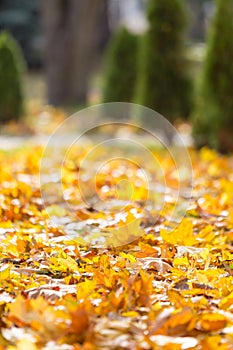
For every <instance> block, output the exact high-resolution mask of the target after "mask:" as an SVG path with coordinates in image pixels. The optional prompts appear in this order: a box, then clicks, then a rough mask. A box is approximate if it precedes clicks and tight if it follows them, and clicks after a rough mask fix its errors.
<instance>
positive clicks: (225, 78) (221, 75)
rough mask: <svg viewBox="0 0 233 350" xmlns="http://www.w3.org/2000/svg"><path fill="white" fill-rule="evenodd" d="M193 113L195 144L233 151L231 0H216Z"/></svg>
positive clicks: (232, 25)
mask: <svg viewBox="0 0 233 350" xmlns="http://www.w3.org/2000/svg"><path fill="white" fill-rule="evenodd" d="M216 5H217V6H216V12H215V15H214V18H213V21H212V25H211V28H210V32H209V37H208V40H207V44H208V45H207V53H206V58H205V61H204V65H203V71H202V75H201V79H200V84H199V85H200V86H199V90H198V93H197V95H198V96H197V106H196V111H195V112H194V116H193V134H194V138H195V141H196V144H197V146H203V145H208V146H211V147H214V148H217V149H219V150H220V151H228V150H233V65H232V60H233V0H217V1H216Z"/></svg>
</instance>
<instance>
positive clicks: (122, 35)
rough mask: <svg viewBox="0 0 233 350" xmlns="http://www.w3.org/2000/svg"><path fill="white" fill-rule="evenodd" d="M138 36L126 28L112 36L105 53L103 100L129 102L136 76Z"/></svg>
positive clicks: (132, 94)
mask: <svg viewBox="0 0 233 350" xmlns="http://www.w3.org/2000/svg"><path fill="white" fill-rule="evenodd" d="M137 48H138V38H137V36H136V35H134V34H132V33H130V32H129V31H128V30H127V29H126V28H120V29H119V30H118V31H117V32H116V33H115V35H114V36H113V38H112V40H111V42H110V44H109V47H108V49H107V54H106V71H105V81H104V91H103V102H131V101H132V98H133V96H134V91H135V83H136V77H137V60H136V56H137Z"/></svg>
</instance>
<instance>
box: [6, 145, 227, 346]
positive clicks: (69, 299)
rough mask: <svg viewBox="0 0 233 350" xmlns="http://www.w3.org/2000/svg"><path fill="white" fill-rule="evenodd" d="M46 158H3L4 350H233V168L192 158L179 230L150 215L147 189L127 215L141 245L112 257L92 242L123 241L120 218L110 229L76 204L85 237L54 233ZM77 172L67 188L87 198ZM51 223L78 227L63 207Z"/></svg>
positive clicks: (207, 157) (214, 157) (16, 154)
mask: <svg viewBox="0 0 233 350" xmlns="http://www.w3.org/2000/svg"><path fill="white" fill-rule="evenodd" d="M41 155H42V148H41V147H36V146H34V147H26V148H21V149H19V150H14V151H7V152H3V151H2V152H1V153H0V164H1V169H0V202H1V206H0V211H1V216H0V237H1V245H0V309H1V321H0V326H1V335H0V349H1V350H2V349H9V350H14V349H18V350H36V349H44V350H48V349H55V350H56V349H59V350H60V349H61V350H62V349H63V350H73V349H74V350H79V349H84V350H92V349H103V350H104V349H112V350H114V349H132V350H133V349H137V350H141V349H143V350H149V349H153V350H157V349H175V350H178V349H196V350H199V349H204V350H212V349H218V350H230V349H233V259H232V258H233V247H232V242H233V158H232V157H225V156H220V155H218V154H216V153H214V152H213V151H210V150H207V149H203V150H202V151H201V152H200V153H197V152H195V151H192V152H191V156H192V162H193V169H194V190H193V196H192V201H191V203H189V208H188V210H187V213H186V216H185V218H184V219H183V220H182V222H181V223H180V224H179V225H178V226H177V227H176V228H174V229H173V230H169V228H168V227H167V222H166V210H163V211H162V212H161V213H160V215H159V217H158V220H156V222H154V220H153V218H154V216H155V215H156V213H155V212H153V211H151V212H150V211H149V209H148V208H146V210H145V212H144V211H143V212H142V209H141V208H142V205H141V202H143V200H144V199H145V198H144V197H145V196H146V194H145V192H146V191H145V189H144V187H143V186H142V184H141V185H140V186H139V187H138V188H137V189H136V192H135V198H134V199H135V201H134V202H133V203H129V204H128V205H127V206H125V208H124V215H125V216H124V218H125V220H126V221H127V220H129V221H130V220H131V221H132V216H133V215H134V216H135V220H134V221H132V222H133V223H134V225H133V226H130V225H129V226H128V227H131V230H132V231H134V230H136V231H137V232H136V233H138V232H139V231H140V237H137V239H136V240H134V242H132V243H130V244H127V245H123V246H120V247H117V246H116V247H112V248H111V247H109V248H106V247H101V246H98V245H96V246H95V244H93V242H92V244H84V241H85V235H86V236H88V235H89V234H92V233H93V232H101V230H102V229H103V228H101V220H102V221H103V222H105V228H106V226H109V227H107V228H109V229H110V230H112V231H111V232H113V231H114V232H117V235H116V236H117V237H120V235H121V234H122V231H121V230H124V229H123V228H122V227H123V226H124V225H122V218H121V217H120V218H119V217H118V219H116V218H117V215H118V213H117V210H114V213H113V214H111V215H112V216H111V215H110V216H111V217H108V218H107V217H105V215H104V214H103V213H100V212H98V211H96V210H93V208H90V207H89V208H88V207H87V208H82V207H79V206H78V203H76V205H77V216H78V218H79V220H80V218H81V221H80V227H82V228H83V229H82V230H81V229H80V231H77V237H75V235H73V236H72V237H71V235H69V234H67V232H66V230H64V225H63V227H59V226H56V225H54V224H53V223H52V222H51V221H50V220H49V218H48V215H47V213H46V212H45V210H44V208H43V203H42V200H41V193H40V182H39V163H40V158H41ZM76 161H77V159H76ZM163 161H164V162H166V159H163ZM74 164H76V163H74ZM74 164H73V165H72V164H68V165H67V169H66V176H65V179H66V181H65V183H64V186H65V190H67V189H69V188H71V189H73V192H72V191H71V192H72V193H76V196H77V195H78V194H77V186H76V185H77V184H76V182H75V176H74V174H75V172H76V171H79V170H80V169H78V166H77V167H76V165H77V164H76V165H74ZM164 164H165V167H164V168H165V169H166V171H167V174H165V176H167V177H168V178H169V162H168V163H167V164H166V163H164ZM69 174H70V176H69ZM132 174H133V171H132ZM105 175H106V174H105ZM107 175H108V179H107V180H106V178H104V179H103V177H101V176H100V177H99V179H97V182H98V184H97V185H98V186H97V187H98V191H100V194H102V195H103V196H107V195H109V191H111V185H112V184H113V183H112V182H113V181H115V180H113V174H112V173H111V169H110V170H109V171H108V173H107ZM119 176H121V175H119ZM132 176H133V175H132ZM170 176H171V174H170ZM170 180H171V181H172V179H171V178H170ZM106 181H108V188H107V189H108V191H106V187H104V186H106ZM102 189H103V191H102V192H101V190H102ZM104 189H105V190H104ZM71 192H69V193H68V194H69V195H70V196H72V193H71ZM106 193H107V194H106ZM103 198H105V197H103ZM168 202H169V203H168V204H169V206H170V207H172V206H173V204H174V203H173V202H172V200H171V196H170V197H169V198H168ZM144 209H145V208H144ZM48 212H49V214H50V216H53V217H54V218H56V219H57V222H59V220H60V221H62V219H64V217H67V213H66V212H65V209H64V210H62V209H61V208H60V207H59V206H58V205H56V203H54V204H53V205H50V207H49V208H48ZM142 213H143V216H142V215H140V214H142ZM145 213H146V214H145ZM144 214H145V215H144ZM108 220H109V221H108ZM114 220H115V221H114ZM106 221H107V222H108V223H107V224H106ZM86 227H89V229H90V230H89V231H87V232H86V231H85V230H86ZM103 231H104V230H103ZM105 233H106V232H105ZM123 234H124V232H123ZM129 234H131V235H132V237H133V236H134V235H135V232H130V233H129ZM97 236H98V235H97ZM94 237H95V235H94ZM97 238H98V237H97ZM93 239H94V238H93Z"/></svg>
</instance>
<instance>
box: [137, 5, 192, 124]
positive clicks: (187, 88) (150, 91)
mask: <svg viewBox="0 0 233 350" xmlns="http://www.w3.org/2000/svg"><path fill="white" fill-rule="evenodd" d="M148 21H149V29H148V31H147V33H146V34H145V36H144V37H143V38H142V42H141V45H140V53H139V77H138V87H137V90H136V98H135V99H136V102H138V103H140V104H142V105H145V106H147V107H150V108H152V109H153V110H155V111H158V112H159V113H161V114H162V115H164V116H165V117H167V118H168V119H169V120H171V121H174V120H175V119H176V118H180V117H187V116H188V115H189V113H190V109H191V104H192V84H191V80H190V78H189V76H188V74H187V67H186V66H187V62H186V59H185V46H184V42H185V41H184V39H185V36H184V33H185V28H186V10H185V7H184V3H183V0H162V1H161V0H150V1H149V4H148Z"/></svg>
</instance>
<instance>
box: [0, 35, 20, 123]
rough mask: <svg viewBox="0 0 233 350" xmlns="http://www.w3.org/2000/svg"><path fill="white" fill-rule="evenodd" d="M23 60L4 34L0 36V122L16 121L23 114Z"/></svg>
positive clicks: (15, 45) (15, 46)
mask: <svg viewBox="0 0 233 350" xmlns="http://www.w3.org/2000/svg"><path fill="white" fill-rule="evenodd" d="M22 71H23V58H22V54H21V51H20V49H19V47H18V45H17V43H16V41H15V40H14V39H13V38H12V36H11V35H10V34H8V33H6V32H2V33H1V34H0V122H6V121H9V120H18V119H19V117H20V116H21V115H22V112H23V91H22Z"/></svg>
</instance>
